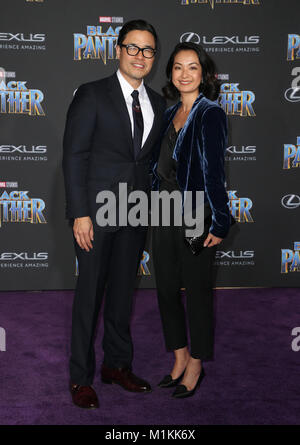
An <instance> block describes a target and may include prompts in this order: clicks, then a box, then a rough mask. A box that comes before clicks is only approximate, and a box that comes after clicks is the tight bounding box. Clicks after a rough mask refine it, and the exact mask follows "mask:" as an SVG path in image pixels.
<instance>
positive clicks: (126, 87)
mask: <svg viewBox="0 0 300 445" xmlns="http://www.w3.org/2000/svg"><path fill="white" fill-rule="evenodd" d="M117 77H118V79H119V82H120V85H121V89H122V92H123V95H124V97H125V100H126V99H128V98H129V97H130V98H131V93H132V92H133V91H134V88H133V87H132V86H131V85H130V83H129V82H128V81H127V80H126V79H125V77H124V76H123V75H122V73H121V71H120V70H118V71H117ZM137 91H138V92H139V99H140V100H143V99H144V98H145V93H146V89H145V85H144V80H143V79H142V82H141V84H140V86H139V87H138V88H137Z"/></svg>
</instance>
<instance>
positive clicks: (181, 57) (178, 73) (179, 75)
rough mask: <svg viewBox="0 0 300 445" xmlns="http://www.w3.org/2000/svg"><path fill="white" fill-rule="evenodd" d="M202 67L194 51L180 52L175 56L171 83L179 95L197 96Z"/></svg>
mask: <svg viewBox="0 0 300 445" xmlns="http://www.w3.org/2000/svg"><path fill="white" fill-rule="evenodd" d="M201 80H202V67H201V65H200V62H199V58H198V55H197V53H196V52H195V51H193V50H192V49H191V50H182V51H179V53H177V54H176V56H175V58H174V63H173V68H172V82H173V84H174V85H175V87H176V88H177V89H178V91H179V92H180V93H194V92H197V93H198V94H199V85H200V82H201Z"/></svg>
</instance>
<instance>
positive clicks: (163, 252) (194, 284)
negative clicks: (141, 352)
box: [153, 226, 216, 360]
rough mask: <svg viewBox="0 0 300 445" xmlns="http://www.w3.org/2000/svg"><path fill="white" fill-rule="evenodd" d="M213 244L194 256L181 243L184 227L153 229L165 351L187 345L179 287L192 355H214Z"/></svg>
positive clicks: (195, 356) (155, 267)
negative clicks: (182, 291) (184, 297)
mask: <svg viewBox="0 0 300 445" xmlns="http://www.w3.org/2000/svg"><path fill="white" fill-rule="evenodd" d="M215 253H216V246H214V247H206V248H204V249H203V250H202V252H201V253H200V254H199V255H198V256H194V255H193V254H192V252H191V251H190V249H189V247H188V246H186V245H185V243H184V228H183V227H174V226H171V227H161V226H160V227H155V228H153V263H154V269H155V276H156V284H157V295H158V304H159V309H160V315H161V320H162V326H163V332H164V337H165V343H166V347H167V349H168V350H175V349H179V348H183V347H185V346H187V344H188V341H187V330H186V314H185V310H184V306H183V302H182V298H181V292H180V289H181V288H182V287H185V289H186V308H187V320H188V325H189V333H190V341H191V355H192V357H193V358H196V359H201V360H210V359H212V357H213V342H214V333H213V323H214V322H213V292H212V286H213V283H212V280H213V277H212V265H213V260H214V257H215Z"/></svg>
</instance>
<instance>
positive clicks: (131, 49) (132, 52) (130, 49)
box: [119, 44, 156, 59]
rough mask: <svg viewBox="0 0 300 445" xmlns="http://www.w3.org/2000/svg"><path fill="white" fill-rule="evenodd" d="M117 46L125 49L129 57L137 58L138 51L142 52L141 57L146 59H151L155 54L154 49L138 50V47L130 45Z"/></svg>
mask: <svg viewBox="0 0 300 445" xmlns="http://www.w3.org/2000/svg"><path fill="white" fill-rule="evenodd" d="M119 46H121V47H122V48H126V52H127V54H128V55H129V56H137V55H138V53H139V52H140V51H142V54H143V56H144V57H145V58H146V59H152V57H154V56H155V53H156V49H153V48H140V47H139V46H137V45H132V44H130V45H123V44H121V45H119Z"/></svg>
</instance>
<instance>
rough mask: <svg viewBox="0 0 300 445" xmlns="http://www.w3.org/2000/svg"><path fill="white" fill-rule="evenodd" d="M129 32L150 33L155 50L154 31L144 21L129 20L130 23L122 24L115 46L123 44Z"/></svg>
mask: <svg viewBox="0 0 300 445" xmlns="http://www.w3.org/2000/svg"><path fill="white" fill-rule="evenodd" d="M130 31H148V32H150V33H151V34H152V35H153V37H154V40H155V48H156V46H157V34H156V31H155V29H154V27H153V26H152V25H151V24H150V23H148V22H146V21H145V20H131V21H130V22H126V23H124V25H123V26H122V28H121V30H120V32H119V37H118V43H117V45H121V44H122V43H123V42H124V40H125V37H126V35H127V34H128V33H129V32H130Z"/></svg>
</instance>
